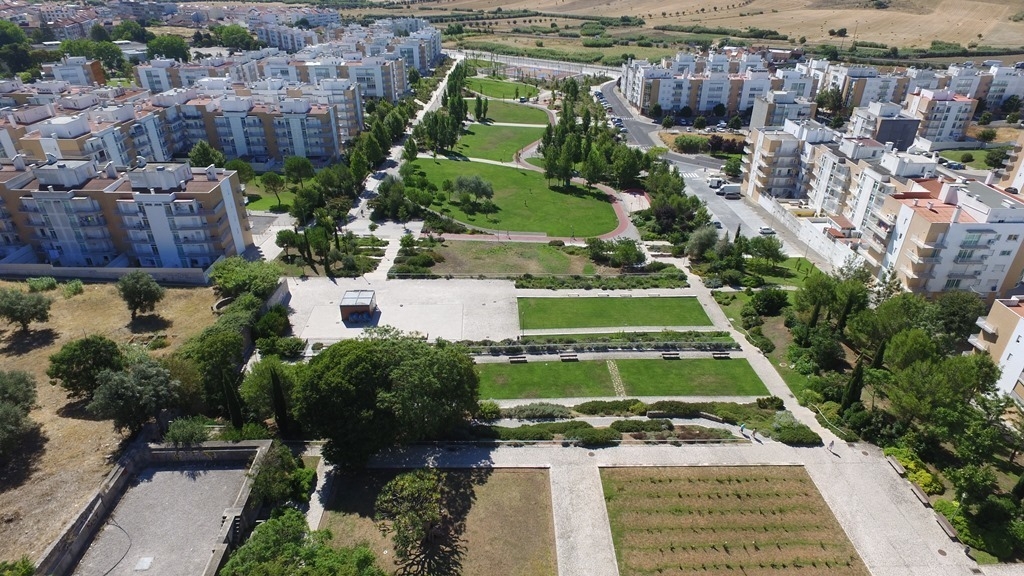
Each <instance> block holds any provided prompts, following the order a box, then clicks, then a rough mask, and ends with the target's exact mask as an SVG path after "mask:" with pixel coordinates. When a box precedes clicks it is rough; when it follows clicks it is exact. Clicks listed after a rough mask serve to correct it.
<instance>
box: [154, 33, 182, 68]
mask: <svg viewBox="0 0 1024 576" xmlns="http://www.w3.org/2000/svg"><path fill="white" fill-rule="evenodd" d="M146 55H147V56H149V57H150V58H156V57H160V56H162V57H164V58H170V59H172V60H180V61H181V62H188V61H189V60H190V59H191V56H192V54H191V52H189V49H188V44H186V43H185V39H184V38H182V37H181V36H175V35H172V34H165V35H162V36H157V37H156V38H153V39H152V40H150V41H149V42H147V43H146Z"/></svg>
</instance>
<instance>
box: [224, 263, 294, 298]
mask: <svg viewBox="0 0 1024 576" xmlns="http://www.w3.org/2000/svg"><path fill="white" fill-rule="evenodd" d="M280 278H281V268H280V267H279V266H278V265H277V264H274V263H273V262H264V261H256V262H249V261H248V260H246V259H245V258H242V257H241V256H231V257H229V258H225V259H223V260H221V261H219V262H217V263H216V264H214V265H213V267H212V268H211V269H210V280H212V281H213V283H214V284H215V285H216V286H217V290H218V291H219V292H220V293H221V294H222V295H224V296H240V295H242V294H244V293H246V292H250V293H252V294H254V295H255V296H256V297H257V298H259V299H261V300H265V299H267V298H269V297H270V295H271V294H273V293H274V290H276V289H277V281H278V279H280Z"/></svg>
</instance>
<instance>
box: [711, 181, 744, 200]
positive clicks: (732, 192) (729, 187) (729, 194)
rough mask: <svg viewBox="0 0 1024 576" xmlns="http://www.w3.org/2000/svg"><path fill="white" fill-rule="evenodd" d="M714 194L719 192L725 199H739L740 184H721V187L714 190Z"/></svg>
mask: <svg viewBox="0 0 1024 576" xmlns="http://www.w3.org/2000/svg"><path fill="white" fill-rule="evenodd" d="M716 194H721V195H722V196H724V197H725V199H726V200H739V199H740V185H739V184H723V185H722V187H721V188H719V189H718V190H717V191H716Z"/></svg>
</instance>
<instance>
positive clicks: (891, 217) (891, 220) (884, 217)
mask: <svg viewBox="0 0 1024 576" xmlns="http://www.w3.org/2000/svg"><path fill="white" fill-rule="evenodd" d="M878 219H879V220H881V221H882V222H885V223H886V224H888V225H889V226H895V225H896V215H895V214H879V215H878Z"/></svg>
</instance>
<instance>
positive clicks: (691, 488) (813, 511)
mask: <svg viewBox="0 0 1024 576" xmlns="http://www.w3.org/2000/svg"><path fill="white" fill-rule="evenodd" d="M601 480H602V482H603V484H604V496H605V502H606V504H607V506H608V519H609V521H610V523H611V530H612V539H613V540H614V542H615V555H616V558H617V559H618V562H619V573H620V574H621V575H622V576H639V575H648V574H715V575H716V576H729V575H733V574H735V575H737V576H739V575H743V576H769V575H778V576H783V575H787V574H827V575H829V576H833V575H834V576H867V575H868V571H867V568H865V566H864V564H863V562H862V561H861V559H860V557H859V556H858V555H857V551H856V549H854V547H853V545H852V544H851V543H850V541H849V540H848V539H847V538H846V534H845V533H844V532H843V530H842V527H840V526H839V523H838V522H836V519H835V517H834V516H833V515H832V512H831V511H830V510H829V508H828V505H826V504H825V501H824V500H823V499H822V498H821V495H820V494H819V493H818V490H817V488H815V486H814V483H813V482H812V481H811V479H810V477H809V476H808V475H807V473H806V472H805V471H804V470H803V468H798V467H766V466H758V467H735V468H732V467H720V468H719V467H690V468H603V469H602V470H601Z"/></svg>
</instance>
